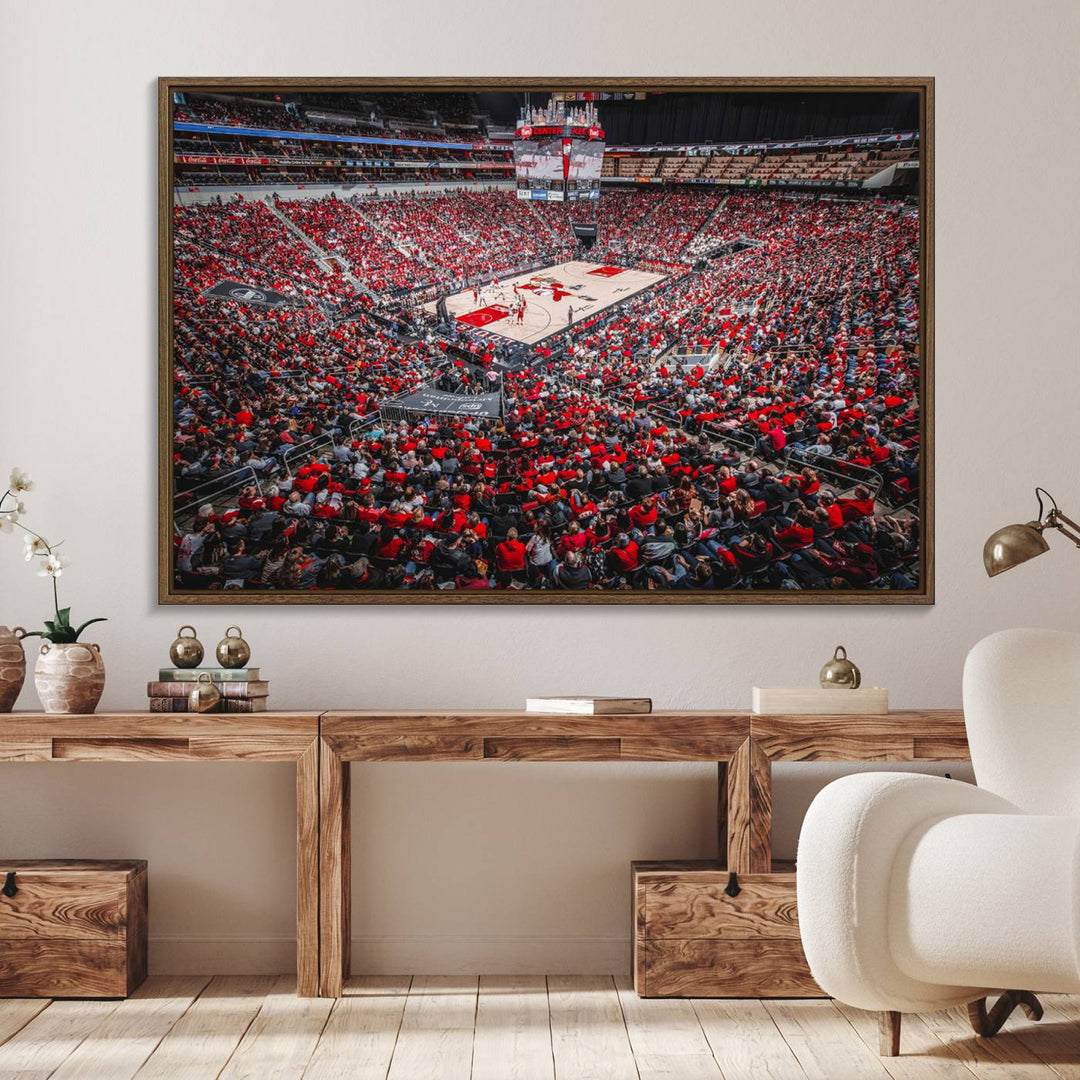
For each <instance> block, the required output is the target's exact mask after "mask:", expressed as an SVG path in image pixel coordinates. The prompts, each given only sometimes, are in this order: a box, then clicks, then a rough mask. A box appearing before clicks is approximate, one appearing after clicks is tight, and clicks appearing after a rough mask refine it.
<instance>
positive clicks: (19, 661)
mask: <svg viewBox="0 0 1080 1080" xmlns="http://www.w3.org/2000/svg"><path fill="white" fill-rule="evenodd" d="M25 633H26V631H25V630H23V628H22V627H21V626H16V627H15V629H14V630H9V629H8V628H7V627H6V626H0V713H6V712H11V710H12V709H13V708H14V707H15V699H16V698H17V697H18V696H19V691H20V690H21V689H22V684H23V680H24V679H25V678H26V653H25V652H23V647H22V636H23V634H25Z"/></svg>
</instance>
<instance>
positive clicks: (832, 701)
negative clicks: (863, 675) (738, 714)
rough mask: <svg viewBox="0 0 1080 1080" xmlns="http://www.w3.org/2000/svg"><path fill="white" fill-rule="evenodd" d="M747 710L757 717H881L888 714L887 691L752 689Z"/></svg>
mask: <svg viewBox="0 0 1080 1080" xmlns="http://www.w3.org/2000/svg"><path fill="white" fill-rule="evenodd" d="M751 709H752V711H753V712H755V713H757V714H758V715H759V716H760V715H761V714H762V713H779V714H781V715H784V714H798V713H802V714H805V715H807V716H841V715H860V716H866V715H871V714H872V715H874V716H883V715H884V714H885V713H887V712H888V711H889V688H888V687H887V686H860V687H859V688H858V689H857V690H838V689H835V688H833V689H830V690H826V689H825V688H824V687H821V686H755V687H754V697H753V703H752V706H751Z"/></svg>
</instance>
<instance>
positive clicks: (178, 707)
mask: <svg viewBox="0 0 1080 1080" xmlns="http://www.w3.org/2000/svg"><path fill="white" fill-rule="evenodd" d="M203 674H205V675H209V676H210V678H211V679H212V680H213V683H214V686H215V687H217V692H218V693H219V694H220V695H221V702H220V703H219V704H218V707H217V709H216V710H215V711H216V712H228V713H251V712H265V711H266V702H267V698H268V697H269V695H270V684H269V683H268V682H266V681H265V680H263V679H260V678H259V669H258V668H162V669H161V670H160V671H159V672H158V678H157V681H156V682H149V683H147V684H146V692H147V694H148V695H149V697H150V711H151V712H188V711H189V710H188V694H189V693H190V692H191V688H192V687H193V686H194V685H195V683H196V681H197V680H198V678H199V676H200V675H203Z"/></svg>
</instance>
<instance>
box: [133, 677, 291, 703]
mask: <svg viewBox="0 0 1080 1080" xmlns="http://www.w3.org/2000/svg"><path fill="white" fill-rule="evenodd" d="M191 686H192V684H191V683H190V682H170V681H168V680H166V681H164V682H148V683H147V684H146V693H147V695H148V696H150V697H176V698H178V697H182V698H185V699H186V698H187V695H188V691H189V690H190V689H191ZM214 688H215V689H216V690H217V692H218V693H219V694H220V695H221V696H222V697H227V698H259V697H266V696H267V695H268V694H269V693H270V684H269V683H268V682H266V681H264V680H260V681H258V682H215V683H214Z"/></svg>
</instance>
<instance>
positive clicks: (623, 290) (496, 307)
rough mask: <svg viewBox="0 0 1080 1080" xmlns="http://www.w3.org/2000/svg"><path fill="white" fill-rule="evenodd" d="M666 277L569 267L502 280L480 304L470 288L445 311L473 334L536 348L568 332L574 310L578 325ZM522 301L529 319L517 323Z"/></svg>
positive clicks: (488, 287)
mask: <svg viewBox="0 0 1080 1080" xmlns="http://www.w3.org/2000/svg"><path fill="white" fill-rule="evenodd" d="M665 277H666V275H665V274H654V273H650V272H649V271H646V270H627V269H624V268H623V267H619V266H604V265H602V264H600V263H587V262H568V263H562V264H560V265H558V266H549V267H548V268H547V269H546V270H534V271H532V272H530V273H528V274H520V275H519V276H517V277H512V278H507V279H506V280H505V281H503V280H501V279H500V281H499V283H498V285H495V284H491V285H486V286H484V288H482V289H481V290H480V296H479V299H478V298H477V297H476V296H474V295H473V290H472V289H471V288H470V289H465V290H464V291H462V292H459V293H455V294H453V295H452V296H448V297H447V298H446V309H447V311H448V312H449V314H450V317H451V318H452V319H456V320H457V321H458V322H460V323H461V324H463V325H464V326H466V327H468V328H470V329H472V330H479V331H486V332H487V333H488V334H491V335H492V336H493V337H501V338H506V339H508V340H510V341H520V342H523V343H524V344H526V345H533V344H535V343H536V342H538V341H543V339H544V338H546V337H550V336H551V335H552V334H555V333H558V332H559V331H560V330H565V329H566V327H567V325H568V320H569V314H570V309H571V308H573V312H574V323H575V324H576V323H579V322H581V321H582V320H583V319H586V318H588V317H589V316H590V315H595V314H596V312H598V311H603V310H604V309H605V308H609V307H611V306H612V305H613V304H618V303H621V302H622V301H623V300H626V299H627V298H629V297H631V296H634V295H635V294H636V293H639V292H641V291H642V290H643V289H647V288H649V287H650V286H652V285H655V284H656V283H657V282H658V281H663V280H664V279H665ZM515 287H516V288H515ZM522 297H523V298H524V300H525V313H524V316H523V318H522V321H521V322H518V318H517V307H518V302H519V298H522ZM435 307H436V302H435V301H432V302H431V303H429V304H425V305H424V310H425V311H430V312H433V313H434V312H435Z"/></svg>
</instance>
